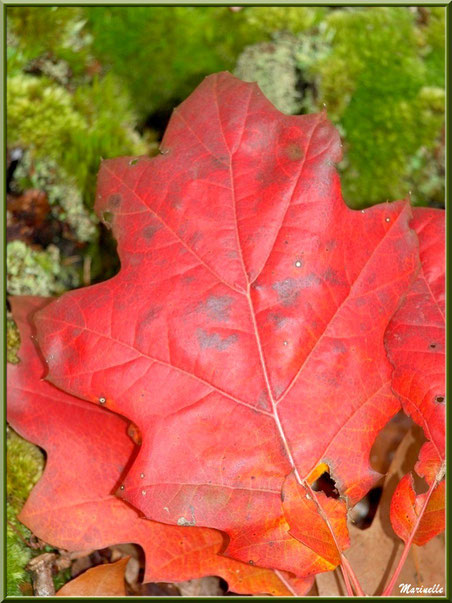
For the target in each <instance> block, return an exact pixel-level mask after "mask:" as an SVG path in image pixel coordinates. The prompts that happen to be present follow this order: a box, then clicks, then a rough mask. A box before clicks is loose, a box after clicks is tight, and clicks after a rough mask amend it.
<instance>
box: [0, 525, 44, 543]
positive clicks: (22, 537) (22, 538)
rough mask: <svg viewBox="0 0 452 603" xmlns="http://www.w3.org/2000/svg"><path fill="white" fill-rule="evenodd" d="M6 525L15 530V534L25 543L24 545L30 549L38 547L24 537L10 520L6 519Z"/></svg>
mask: <svg viewBox="0 0 452 603" xmlns="http://www.w3.org/2000/svg"><path fill="white" fill-rule="evenodd" d="M7 524H8V526H9V527H10V528H11V529H12V530H14V532H16V534H17V535H18V536H19V538H20V539H21V540H22V542H23V543H24V544H25V546H27V547H28V548H30V549H38V548H39V545H37V544H33V543H32V542H30V541H29V540H27V539H26V538H24V536H23V534H21V532H20V530H19V529H18V528H17V527H16V526H15V525H14V524H13V523H11V522H10V521H7Z"/></svg>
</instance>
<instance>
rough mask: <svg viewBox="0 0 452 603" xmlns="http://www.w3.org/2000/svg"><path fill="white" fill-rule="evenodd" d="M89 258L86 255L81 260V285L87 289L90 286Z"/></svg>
mask: <svg viewBox="0 0 452 603" xmlns="http://www.w3.org/2000/svg"><path fill="white" fill-rule="evenodd" d="M91 260H92V258H91V256H90V255H86V256H85V258H84V259H83V285H84V286H85V287H88V286H89V285H91Z"/></svg>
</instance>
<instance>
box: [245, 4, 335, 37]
mask: <svg viewBox="0 0 452 603" xmlns="http://www.w3.org/2000/svg"><path fill="white" fill-rule="evenodd" d="M327 10H328V9H327V8H325V7H323V6H313V7H308V6H284V7H282V6H253V7H246V8H244V9H243V16H244V18H245V20H246V22H247V24H248V26H249V27H250V28H252V29H254V30H255V31H257V32H259V34H260V35H270V36H271V35H273V34H274V32H278V31H288V32H291V33H293V34H295V33H299V32H301V31H305V30H307V29H309V28H311V27H314V26H315V25H317V24H318V23H319V22H320V21H321V19H322V17H323V16H324V15H325V13H326V12H327Z"/></svg>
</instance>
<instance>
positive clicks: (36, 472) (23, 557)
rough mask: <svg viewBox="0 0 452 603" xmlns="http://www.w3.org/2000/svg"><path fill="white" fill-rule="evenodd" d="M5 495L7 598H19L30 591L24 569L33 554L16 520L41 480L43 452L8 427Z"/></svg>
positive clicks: (27, 537) (26, 530)
mask: <svg viewBox="0 0 452 603" xmlns="http://www.w3.org/2000/svg"><path fill="white" fill-rule="evenodd" d="M6 447H7V452H6V465H7V473H6V496H7V529H6V550H7V564H6V575H7V585H6V589H7V595H8V596H16V597H17V596H22V595H24V591H25V590H26V589H27V585H28V588H29V583H30V575H29V574H28V572H27V571H26V570H25V567H26V565H27V563H28V562H29V561H30V559H31V557H32V556H33V554H36V553H35V552H34V551H33V550H32V549H31V548H30V547H29V546H27V544H26V541H27V540H28V539H29V538H30V536H31V533H30V532H29V530H28V529H27V528H25V526H23V525H22V524H21V523H20V521H19V520H18V519H17V515H18V513H19V512H20V510H21V509H22V507H23V505H24V503H25V501H26V500H27V498H28V495H29V493H30V491H31V489H32V488H33V486H34V485H35V483H36V482H37V481H38V479H39V478H40V476H41V474H42V471H43V467H44V456H43V454H42V452H41V451H40V450H39V448H37V447H36V446H34V445H33V444H31V443H30V442H27V441H26V440H24V439H22V438H21V437H20V436H19V435H17V434H16V433H15V432H14V431H13V430H12V429H11V428H9V427H8V428H7V436H6Z"/></svg>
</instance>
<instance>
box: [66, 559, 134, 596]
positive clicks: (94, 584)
mask: <svg viewBox="0 0 452 603" xmlns="http://www.w3.org/2000/svg"><path fill="white" fill-rule="evenodd" d="M128 561H129V559H128V557H125V558H124V559H120V560H119V561H116V563H104V564H103V565H97V566H96V567H92V568H90V569H89V570H86V572H83V574H81V575H80V576H77V578H74V579H73V580H71V581H70V582H67V583H66V584H65V585H64V586H63V587H62V588H60V590H59V591H58V592H57V593H56V596H57V597H125V596H126V594H127V593H126V587H125V580H124V576H125V571H126V566H127V563H128Z"/></svg>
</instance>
